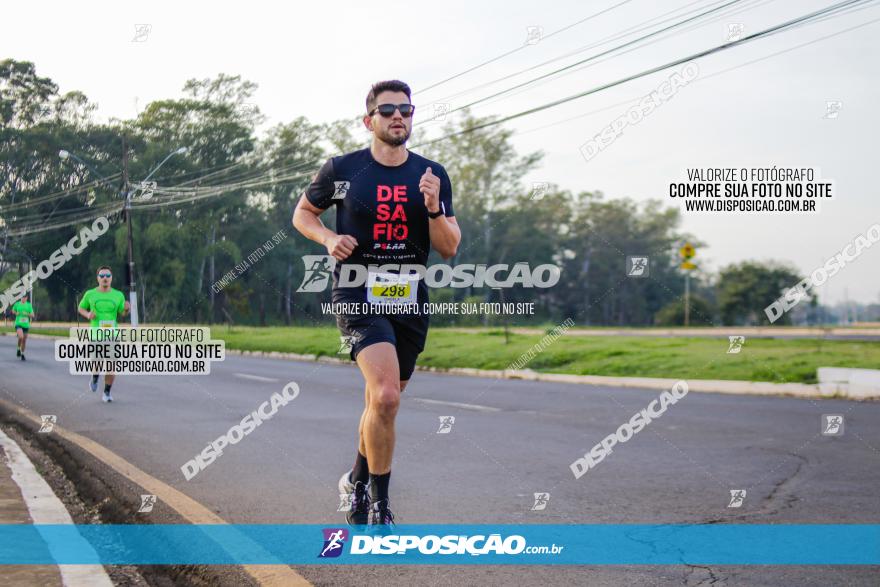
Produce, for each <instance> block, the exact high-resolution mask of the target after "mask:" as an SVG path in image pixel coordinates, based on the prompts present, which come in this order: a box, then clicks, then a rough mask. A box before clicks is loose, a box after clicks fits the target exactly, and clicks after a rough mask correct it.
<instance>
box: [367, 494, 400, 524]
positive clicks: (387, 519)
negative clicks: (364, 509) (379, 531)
mask: <svg viewBox="0 0 880 587" xmlns="http://www.w3.org/2000/svg"><path fill="white" fill-rule="evenodd" d="M369 524H370V526H386V527H388V528H393V527H394V514H392V513H391V509H390V508H389V507H388V500H387V499H383V500H382V501H377V502H376V503H374V504H372V505H371V506H370V520H369Z"/></svg>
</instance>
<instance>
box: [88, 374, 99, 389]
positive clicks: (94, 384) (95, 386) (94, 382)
mask: <svg viewBox="0 0 880 587" xmlns="http://www.w3.org/2000/svg"><path fill="white" fill-rule="evenodd" d="M89 389H90V390H92V392H96V391H98V378H97V377H93V378H92V379H91V381H89Z"/></svg>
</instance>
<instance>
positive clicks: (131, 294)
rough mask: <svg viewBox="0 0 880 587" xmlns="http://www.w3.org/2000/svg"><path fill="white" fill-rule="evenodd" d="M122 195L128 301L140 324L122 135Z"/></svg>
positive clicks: (135, 323) (134, 323) (133, 322)
mask: <svg viewBox="0 0 880 587" xmlns="http://www.w3.org/2000/svg"><path fill="white" fill-rule="evenodd" d="M122 192H123V193H122V195H123V197H124V198H125V224H126V226H127V227H128V272H127V273H128V302H129V304H130V305H131V325H132V326H133V327H135V328H136V327H137V326H138V301H137V288H136V287H135V282H134V244H133V242H132V235H131V186H130V185H129V183H128V143H127V142H126V136H125V134H123V135H122Z"/></svg>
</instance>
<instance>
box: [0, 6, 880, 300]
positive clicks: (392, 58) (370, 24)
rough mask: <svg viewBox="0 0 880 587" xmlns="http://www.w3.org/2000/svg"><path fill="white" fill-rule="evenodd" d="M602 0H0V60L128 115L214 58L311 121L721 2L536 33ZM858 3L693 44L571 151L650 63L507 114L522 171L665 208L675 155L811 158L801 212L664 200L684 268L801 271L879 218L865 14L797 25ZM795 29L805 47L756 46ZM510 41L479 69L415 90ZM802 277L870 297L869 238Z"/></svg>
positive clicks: (874, 32)
mask: <svg viewBox="0 0 880 587" xmlns="http://www.w3.org/2000/svg"><path fill="white" fill-rule="evenodd" d="M834 3H835V2H831V1H825V2H814V1H800V0H798V1H794V0H789V1H783V0H776V1H772V0H771V1H760V2H756V1H754V0H745V1H743V2H740V3H739V4H737V5H735V6H734V7H732V8H731V9H728V10H727V12H723V13H721V14H720V15H719V16H717V17H715V18H714V19H712V20H710V21H708V22H706V23H705V24H703V25H701V26H698V27H694V28H690V29H688V28H685V29H684V30H678V31H676V32H675V33H670V34H669V35H668V36H667V37H666V38H664V39H662V40H660V41H658V42H656V43H653V44H651V45H649V46H647V47H644V48H640V49H637V50H634V51H631V52H629V53H627V54H625V55H619V56H614V57H612V58H610V59H607V60H604V61H602V62H601V63H598V64H596V65H595V66H593V67H589V68H585V69H580V70H577V71H573V72H571V73H569V74H568V75H564V76H561V77H556V78H552V79H549V80H546V81H544V82H543V83H540V84H537V85H536V86H535V87H533V88H530V89H526V90H520V91H517V92H514V93H513V94H512V95H508V96H506V97H504V98H500V99H494V100H491V101H488V102H486V103H483V104H480V105H478V106H475V107H474V108H473V112H474V114H477V115H489V114H498V115H507V114H512V113H515V112H520V111H521V110H525V109H527V108H530V107H534V106H536V105H540V104H544V103H547V102H550V101H553V100H556V99H559V98H561V97H566V96H569V95H572V94H576V93H578V92H582V91H584V90H587V89H589V88H592V87H595V86H598V85H601V84H604V83H607V82H609V81H613V80H616V79H619V78H622V77H625V76H627V75H630V74H632V73H636V72H638V71H642V70H644V69H647V68H649V67H652V66H655V65H659V64H661V63H665V62H667V61H670V60H672V59H675V58H680V57H683V56H685V55H688V54H690V53H694V52H697V51H699V50H701V49H705V48H709V47H712V46H715V45H719V44H722V43H724V42H725V41H726V40H727V37H728V33H729V28H730V25H731V24H741V25H742V27H743V30H744V33H745V34H746V35H748V34H751V33H754V32H758V31H760V30H763V29H764V28H767V27H769V26H772V25H774V24H777V23H780V22H783V21H785V20H789V19H791V18H795V17H797V16H800V15H803V14H806V13H808V12H811V11H813V10H818V9H820V8H822V7H824V6H828V5H831V4H834ZM616 4H621V0H603V1H600V2H575V1H568V2H554V3H549V2H523V1H519V0H513V1H511V0H505V1H501V0H493V1H489V2H473V1H468V2H463V1H457V0H449V1H446V2H419V1H416V0H410V1H408V2H395V1H385V2H340V1H336V2H309V3H299V2H291V3H287V4H282V3H280V2H277V1H275V2H261V1H251V2H246V3H242V2H226V1H217V2H210V3H208V2H181V1H178V2H165V1H154V2H138V3H120V2H91V3H87V4H83V3H70V2H65V3H60V2H57V3H56V2H40V3H33V2H32V3H25V2H16V3H12V4H7V5H5V6H4V8H3V13H4V15H3V19H2V22H0V58H14V59H18V60H28V61H32V62H34V63H35V64H36V65H37V68H38V73H39V74H40V75H43V76H48V77H50V78H51V79H53V80H54V81H55V82H56V83H58V84H59V85H60V87H61V91H62V92H64V91H69V90H80V91H82V92H84V93H85V94H86V95H87V96H88V97H89V98H90V99H91V100H92V101H93V102H96V103H97V104H98V106H99V110H98V114H99V117H100V118H102V119H107V118H109V117H126V118H130V117H133V116H134V115H135V114H136V112H137V111H138V110H140V109H142V108H143V107H144V105H145V104H147V103H148V102H150V101H151V100H155V99H160V98H173V97H178V96H180V95H181V88H182V86H183V83H184V82H185V81H186V80H187V79H188V78H192V77H197V78H202V77H214V76H216V75H217V74H218V73H220V72H224V73H229V74H240V75H242V76H243V77H244V78H245V79H248V80H251V81H253V82H256V83H257V84H258V85H259V90H258V91H257V93H256V95H255V97H254V100H253V101H254V102H255V103H256V104H258V105H259V107H260V108H261V110H262V111H263V113H264V114H266V115H267V116H268V118H269V120H268V122H269V124H274V123H278V122H286V121H289V120H291V119H293V118H295V117H296V116H300V115H302V116H306V117H307V118H309V119H310V120H312V121H313V122H324V121H330V120H334V119H338V118H343V117H351V116H355V115H357V114H359V113H360V111H361V110H362V108H363V99H364V96H365V94H366V92H367V90H368V89H369V86H370V84H371V83H373V82H375V81H378V80H380V79H388V78H398V79H402V80H404V81H406V82H407V83H409V84H410V85H411V86H412V88H413V90H414V91H415V95H414V96H413V102H414V103H415V104H416V105H417V107H419V109H418V110H417V118H418V115H419V114H423V115H424V114H426V113H427V112H429V111H430V109H431V105H432V104H433V103H436V102H442V103H447V104H449V105H450V107H451V108H456V107H458V106H462V105H464V104H467V103H468V102H470V101H472V100H474V99H476V98H480V97H483V96H486V95H489V94H491V93H493V92H495V91H498V90H500V89H503V88H507V87H509V86H512V85H514V84H515V83H519V82H521V81H524V80H527V79H530V78H531V77H534V76H535V75H539V74H542V73H545V72H547V71H550V70H551V69H553V68H555V67H560V66H562V65H567V64H569V63H572V62H574V61H576V60H578V59H583V58H585V57H587V56H589V55H591V54H594V53H596V52H598V51H601V50H605V49H607V48H608V47H611V46H614V45H616V44H620V43H623V42H625V41H627V40H629V39H631V38H632V36H627V37H625V38H623V39H622V40H618V41H616V42H608V43H606V44H604V45H602V46H601V47H600V48H594V49H590V50H589V51H587V52H581V53H578V54H576V55H572V56H570V57H567V58H565V59H562V60H559V61H556V62H554V63H553V64H551V65H547V66H544V67H541V68H538V69H535V70H533V71H531V72H529V73H526V74H522V75H519V76H517V77H514V78H511V79H508V80H506V81H503V82H500V83H497V84H494V85H492V86H487V87H484V88H481V89H476V90H474V88H475V87H476V86H478V85H480V84H483V83H485V82H489V81H492V80H495V79H497V78H499V77H502V76H505V75H508V74H512V73H514V72H518V71H521V70H523V69H525V68H527V67H530V66H533V65H536V64H539V63H542V62H544V61H546V60H549V59H553V58H556V57H560V56H562V55H565V54H567V53H570V52H573V51H575V50H578V49H582V48H584V47H587V46H589V45H591V44H594V43H597V42H598V41H602V40H604V39H605V38H606V37H609V36H612V35H615V34H618V33H621V32H622V31H625V30H626V29H630V28H634V27H639V26H641V25H642V23H644V22H645V21H647V20H649V19H652V18H655V17H660V16H661V15H664V14H665V13H667V12H669V11H672V10H673V9H676V8H682V12H680V13H675V14H671V15H667V16H664V17H663V18H668V17H671V16H678V15H679V14H682V13H684V12H685V11H690V10H694V9H698V8H701V7H705V8H703V9H704V10H705V9H708V8H710V7H714V6H717V5H718V4H721V3H720V2H712V1H709V0H701V1H700V2H692V1H690V0H677V1H675V2H649V1H647V0H632V1H630V2H623V3H622V5H620V6H617V7H614V8H613V9H611V10H609V11H608V12H606V13H605V14H602V15H600V16H597V17H596V18H593V19H590V20H587V21H586V22H583V23H581V24H577V25H576V26H573V27H571V28H569V29H568V30H565V31H563V32H559V33H558V34H552V33H554V31H558V30H559V29H562V28H564V27H567V26H569V25H572V24H573V23H577V22H578V21H580V20H582V19H584V18H586V17H589V16H590V15H592V14H595V13H597V12H599V11H602V10H604V9H607V8H610V7H613V6H614V5H616ZM734 8H735V9H736V12H734V13H730V11H731V10H732V9H734ZM874 19H880V6H878V5H877V3H875V2H872V3H869V4H868V8H866V9H863V10H860V11H858V12H854V13H850V14H845V15H843V16H840V17H838V18H834V19H828V20H824V21H822V22H818V23H815V24H810V25H807V26H803V27H801V28H798V29H796V30H793V31H789V32H785V33H781V34H778V35H775V36H772V37H769V38H763V39H759V40H756V41H754V42H752V43H748V44H746V45H743V46H739V47H735V48H733V49H730V50H728V51H724V52H722V53H719V54H715V55H711V56H708V57H704V58H701V59H700V60H699V61H698V62H697V63H698V65H699V75H698V77H697V78H696V79H695V80H694V81H693V82H692V83H690V84H688V85H687V86H685V87H683V88H680V89H679V90H678V91H677V92H676V93H675V94H674V95H673V96H672V98H671V99H670V100H668V101H667V102H665V103H663V104H662V106H660V107H658V108H657V109H656V110H654V111H653V112H652V113H651V114H650V115H649V116H648V117H646V118H645V119H643V120H642V121H641V122H639V123H638V124H636V125H631V126H629V127H627V128H626V130H625V131H624V133H623V134H622V135H621V136H619V137H618V138H617V140H616V141H615V142H614V143H613V144H612V145H610V146H609V147H608V148H606V149H605V150H604V151H602V152H601V153H599V154H598V155H597V156H595V157H594V158H592V159H591V160H590V161H589V162H587V160H586V159H585V158H584V157H583V156H582V154H581V152H580V150H579V147H580V146H581V145H583V144H584V143H585V142H586V141H588V140H589V139H590V138H592V137H593V136H594V135H596V134H597V133H599V132H600V131H601V130H602V129H603V127H605V126H607V125H608V124H609V123H611V122H612V121H613V120H614V119H615V118H617V117H618V116H620V115H622V114H625V113H626V111H627V109H628V107H629V102H635V101H637V100H638V99H639V98H640V97H642V96H644V95H646V94H648V93H649V92H651V91H652V90H654V89H655V88H657V87H658V85H659V84H660V83H661V82H663V80H665V79H667V78H668V76H669V74H670V72H669V71H667V72H660V73H655V74H653V75H650V76H648V77H645V78H642V79H639V80H635V81H632V82H628V83H625V84H623V85H620V86H618V87H615V88H612V89H609V90H607V91H602V92H599V93H597V94H594V95H591V96H587V97H584V98H581V99H578V100H574V101H571V102H568V103H566V104H564V105H561V106H558V107H555V108H552V109H549V110H545V111H543V112H539V113H536V114H533V115H530V116H526V117H523V118H519V119H517V120H515V121H511V122H509V123H507V124H508V126H509V127H510V128H512V129H515V130H517V131H518V132H517V134H516V135H514V137H513V140H514V143H515V145H516V147H517V149H518V150H519V151H520V152H521V153H525V152H529V151H534V150H542V151H544V152H545V153H546V157H545V159H544V162H543V164H542V166H541V167H540V169H539V170H538V171H536V172H534V173H532V174H531V175H530V176H529V177H528V178H527V180H528V182H530V183H531V182H538V181H548V182H553V183H556V184H558V185H559V186H561V187H563V188H565V189H569V190H572V191H581V190H591V191H592V190H601V191H602V192H604V193H605V194H606V196H608V197H612V198H618V197H631V198H633V199H635V200H638V201H644V200H647V199H651V198H654V199H661V200H663V202H664V204H667V205H678V204H677V203H676V202H672V201H671V199H670V198H669V197H668V195H667V194H668V184H669V183H670V182H671V181H676V180H679V179H682V178H684V174H685V169H687V168H689V167H733V166H737V167H749V166H754V167H772V166H774V165H776V166H790V167H814V168H819V169H820V170H821V177H822V178H826V179H830V180H833V182H834V190H835V191H834V197H833V199H831V200H828V201H824V202H822V203H821V212H820V213H818V214H814V215H800V216H798V215H795V214H773V215H771V214H767V213H762V214H754V213H751V214H746V213H736V214H730V213H727V214H715V215H707V214H695V213H683V227H684V229H685V230H687V231H688V232H690V233H691V234H692V235H693V236H694V237H695V238H696V239H698V240H699V241H701V242H704V243H705V244H706V246H705V247H702V248H700V249H698V253H697V259H696V260H697V261H698V262H699V264H700V265H701V267H704V268H706V269H709V270H715V269H717V268H718V267H719V266H723V265H725V264H727V263H731V262H737V261H741V260H745V259H775V260H781V261H788V262H790V263H792V264H794V265H795V266H796V267H798V268H799V269H800V270H801V271H802V272H804V273H805V274H806V273H809V272H811V271H812V270H813V269H815V268H816V267H818V266H820V265H821V264H822V263H823V262H824V261H825V259H827V258H828V257H830V256H832V255H833V254H835V253H837V252H838V251H840V250H841V249H842V248H843V247H844V246H845V245H846V244H847V243H848V242H850V241H852V240H853V239H854V238H855V237H856V236H857V235H858V234H859V233H864V232H865V231H866V230H867V228H868V227H869V226H871V225H872V224H875V223H878V222H880V199H878V198H877V197H876V187H875V186H876V180H873V179H872V174H873V172H874V171H875V170H876V169H877V159H878V157H877V149H876V147H875V144H874V139H875V135H876V134H877V130H878V129H880V124H878V122H880V114H878V111H877V105H878V104H880V92H878V87H880V86H878V81H877V73H878V70H880V68H878V63H880V51H878V49H880V42H878V36H880V22H875V23H871V24H867V25H866V26H862V27H861V28H856V29H855V30H851V31H848V32H844V33H842V34H839V35H837V36H834V37H831V38H828V39H825V40H818V41H816V40H817V39H820V38H821V37H826V36H828V35H832V34H834V33H837V32H839V31H843V30H845V29H849V28H852V27H855V26H857V25H862V24H865V23H868V22H869V21H872V20H874ZM138 24H146V25H149V32H148V34H146V36H141V37H140V38H139V39H138V40H135V39H136V38H137V37H138V34H137V33H136V25H138ZM528 27H541V28H542V34H543V38H542V39H541V40H540V41H538V42H536V43H534V44H526V39H527V35H528V32H527V31H528ZM651 30H653V29H651ZM812 41H816V42H812ZM811 42H812V43H811ZM805 43H811V44H808V45H806V46H804V47H800V48H795V49H793V50H791V51H787V52H785V53H782V54H780V55H777V56H773V57H770V58H768V59H763V60H761V61H757V62H755V60H758V59H762V58H765V57H767V56H769V55H772V54H774V53H778V52H780V51H784V50H786V49H790V48H793V47H797V46H799V45H803V44H805ZM518 47H522V49H521V50H519V51H516V52H515V53H513V54H511V55H508V56H506V57H503V58H501V59H499V60H497V61H495V62H493V63H492V64H490V65H488V66H485V67H482V68H480V69H478V70H476V71H474V72H472V73H469V74H467V75H465V76H462V77H460V78H458V79H456V80H454V81H451V82H447V83H444V84H442V85H441V86H439V87H437V88H435V89H431V90H428V91H424V92H420V88H426V87H427V86H429V85H431V84H433V83H434V82H438V81H440V80H443V79H445V78H447V77H449V76H452V75H455V74H457V73H460V72H463V71H465V70H466V69H468V68H470V67H472V66H475V65H478V64H480V63H483V62H484V61H486V60H489V59H492V58H494V57H498V56H499V55H501V54H503V53H506V52H508V51H511V50H513V49H517V48H518ZM731 68H735V69H732V70H731V71H728V72H724V70H728V69H731ZM714 74H718V75H714ZM465 90H472V91H470V92H467V93H462V92H464V91H465ZM829 101H833V102H840V103H841V105H840V107H839V112H838V113H837V115H836V117H828V116H827V114H826V113H827V112H828V106H827V103H828V102H829ZM561 121H564V122H563V123H562V124H555V125H554V124H553V123H557V122H561ZM435 126H436V124H435ZM441 163H442V161H441ZM536 205H540V203H536ZM819 293H820V295H821V297H822V298H823V300H824V301H825V302H829V301H830V302H832V303H834V302H838V301H841V300H843V298H844V295H847V296H848V298H849V299H850V300H855V301H860V302H863V303H869V302H878V301H880V245H877V246H874V247H871V248H870V249H868V250H867V251H866V252H864V253H863V254H862V255H861V256H860V257H859V258H858V259H857V260H856V261H854V262H853V263H852V264H850V265H849V266H848V267H846V268H845V269H844V270H842V271H841V272H840V273H838V274H837V275H836V276H834V277H833V278H832V279H830V280H829V281H828V282H827V283H826V285H824V286H822V287H821V288H820V289H819Z"/></svg>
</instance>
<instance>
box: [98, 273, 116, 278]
mask: <svg viewBox="0 0 880 587" xmlns="http://www.w3.org/2000/svg"><path fill="white" fill-rule="evenodd" d="M98 277H113V275H111V274H110V273H98Z"/></svg>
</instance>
